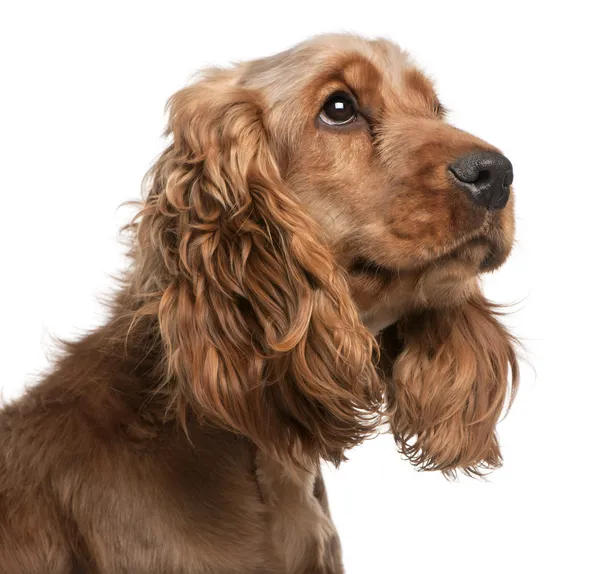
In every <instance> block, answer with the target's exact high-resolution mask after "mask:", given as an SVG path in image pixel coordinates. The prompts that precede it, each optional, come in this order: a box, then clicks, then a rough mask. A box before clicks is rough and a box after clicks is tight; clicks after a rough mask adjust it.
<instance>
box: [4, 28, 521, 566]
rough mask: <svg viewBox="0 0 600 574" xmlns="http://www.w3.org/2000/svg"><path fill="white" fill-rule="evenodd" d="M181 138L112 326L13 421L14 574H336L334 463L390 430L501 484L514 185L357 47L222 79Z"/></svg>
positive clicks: (209, 89)
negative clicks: (503, 281)
mask: <svg viewBox="0 0 600 574" xmlns="http://www.w3.org/2000/svg"><path fill="white" fill-rule="evenodd" d="M168 134H169V135H170V137H171V138H172V140H171V141H170V143H169V145H168V147H167V148H166V149H165V151H164V152H163V153H162V155H161V156H160V157H159V159H158V160H157V162H156V164H155V165H154V167H153V168H152V169H151V171H150V172H149V174H148V176H147V185H146V192H145V196H144V200H143V202H142V204H141V206H140V208H139V211H138V212H137V215H136V216H135V218H134V220H133V221H132V223H131V225H130V226H128V228H127V231H128V233H129V234H130V237H131V253H130V256H131V265H130V268H129V269H128V270H127V271H126V272H125V273H124V275H123V277H122V284H121V285H120V287H119V289H118V291H117V292H116V294H115V296H114V299H113V300H112V303H111V306H110V313H109V315H108V319H107V320H106V322H105V324H104V325H103V326H101V327H100V328H98V329H96V330H95V331H93V332H91V333H89V334H87V335H86V336H84V337H82V338H81V339H79V340H77V341H74V342H67V343H64V344H63V348H62V350H61V354H60V356H59V357H58V358H57V360H56V363H55V365H54V366H53V368H52V371H51V372H50V373H49V374H48V375H47V376H45V378H44V379H43V380H41V381H40V382H39V383H38V384H37V385H36V386H33V387H32V388H30V389H28V390H27V391H26V392H25V394H24V396H22V397H21V398H19V399H17V400H15V401H13V402H11V403H9V404H6V405H4V407H3V409H2V411H1V412H0V570H1V571H2V572H4V573H6V574H37V573H40V574H41V573H44V574H48V573H56V574H62V573H65V574H66V573H75V572H85V573H97V574H117V573H129V574H137V573H140V574H142V573H144V574H148V573H162V574H164V573H181V574H187V573H190V574H191V573H194V574H200V573H207V574H208V573H211V574H242V573H244V574H250V573H256V574H258V573H261V574H275V573H277V574H281V573H286V574H296V573H328V574H339V573H341V572H343V565H342V559H341V549H340V542H339V540H338V537H337V535H336V531H335V528H334V526H333V523H332V521H331V517H330V514H329V510H328V504H327V496H326V491H325V486H324V483H323V478H322V475H321V472H320V462H321V461H329V462H331V463H334V464H336V465H337V464H339V463H340V462H341V461H343V460H344V453H345V452H346V451H347V450H348V449H350V448H352V447H353V446H355V445H358V444H359V443H361V441H363V440H364V439H365V438H366V437H369V436H371V435H373V434H374V433H375V432H377V429H378V428H380V426H381V425H382V424H386V425H389V428H390V430H391V432H392V433H393V436H394V438H395V440H396V443H397V445H398V449H399V451H400V453H401V454H402V455H403V456H404V457H405V458H407V459H408V460H409V461H410V462H411V463H413V464H414V465H415V466H416V467H418V468H419V469H424V470H437V471H441V472H443V473H445V474H446V475H448V476H451V475H453V474H454V473H456V472H457V471H464V472H465V473H467V474H471V475H481V474H485V473H487V472H488V471H490V470H491V469H494V468H496V467H498V466H499V465H500V464H501V461H502V458H501V453H500V448H499V443H498V439H497V435H496V430H495V429H496V424H497V422H498V420H499V418H500V416H501V414H502V413H503V411H504V409H505V408H507V407H508V406H510V403H511V402H512V399H513V398H514V393H515V390H516V388H517V383H518V363H517V355H516V352H515V348H516V344H517V341H516V340H515V339H514V338H513V337H512V336H511V335H510V334H509V333H508V331H507V330H506V329H505V328H504V327H503V326H502V324H501V322H500V319H499V317H498V315H499V314H500V313H501V309H499V308H498V307H496V306H495V305H493V304H492V303H490V302H489V301H487V300H486V298H485V297H484V295H483V294H482V291H481V288H480V276H481V275H482V274H483V273H486V272H489V271H492V270H495V269H497V268H498V267H499V266H501V265H502V263H503V262H504V261H505V260H506V258H507V257H508V255H509V253H510V251H511V246H512V244H513V239H514V194H513V193H512V188H511V184H512V179H513V171H512V166H511V163H510V161H509V160H508V159H507V158H506V157H505V156H504V155H502V154H501V153H500V151H499V150H498V149H497V148H495V147H493V146H492V145H490V144H488V143H486V142H485V141H483V140H481V139H479V138H477V137H474V136H473V135H470V134H467V133H465V132H463V131H461V130H459V129H457V128H456V127H453V126H452V125H450V124H449V123H448V122H447V121H446V120H445V110H444V107H443V106H442V104H441V103H440V101H439V99H438V96H437V95H436V92H435V90H434V87H433V85H432V83H431V81H430V80H429V79H428V78H427V77H426V76H425V75H424V74H423V73H422V72H421V71H420V70H419V69H418V67H417V66H416V64H415V63H414V62H413V61H412V60H411V58H410V56H409V55H408V54H407V53H406V52H404V51H402V50H401V49H400V48H398V47H397V46H396V45H395V44H393V43H391V42H389V41H387V40H382V39H377V40H367V39H363V38H360V37H356V36H352V35H328V36H321V37H316V38H313V39H310V40H308V41H306V42H304V43H302V44H299V45H298V46H296V47H294V48H292V49H290V50H288V51H285V52H283V53H280V54H277V55H274V56H270V57H267V58H264V59H260V60H255V61H250V62H245V63H241V64H238V65H235V66H233V67H230V68H226V69H210V70H207V71H205V72H204V73H203V74H202V75H201V76H200V77H199V78H197V80H195V81H194V82H193V83H192V84H191V85H189V86H187V87H185V88H183V89H182V90H181V91H179V92H178V93H176V94H175V95H174V96H173V97H172V98H171V100H170V102H169V120H168Z"/></svg>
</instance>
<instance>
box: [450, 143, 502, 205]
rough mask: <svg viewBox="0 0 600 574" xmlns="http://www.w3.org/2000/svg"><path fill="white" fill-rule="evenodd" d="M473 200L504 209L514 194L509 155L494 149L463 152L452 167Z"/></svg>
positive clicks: (479, 203)
mask: <svg viewBox="0 0 600 574" xmlns="http://www.w3.org/2000/svg"><path fill="white" fill-rule="evenodd" d="M448 169H449V170H450V171H451V172H452V174H453V175H454V177H455V178H456V179H457V180H458V181H457V182H456V183H457V185H458V186H459V187H461V188H462V189H464V190H465V191H466V192H467V194H468V195H469V197H470V198H471V200H473V201H474V202H475V203H476V204H477V205H481V206H482V207H485V208H486V209H502V208H503V207H504V206H505V205H506V203H507V201H508V197H509V195H510V188H509V186H510V184H511V183H512V181H513V169H512V164H511V163H510V161H508V158H506V157H504V156H503V155H501V154H499V153H494V152H491V151H476V152H472V153H469V154H466V155H461V156H460V157H459V158H458V159H457V160H456V161H455V162H454V163H452V164H451V165H450V166H449V168H448Z"/></svg>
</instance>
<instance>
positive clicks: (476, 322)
mask: <svg viewBox="0 0 600 574" xmlns="http://www.w3.org/2000/svg"><path fill="white" fill-rule="evenodd" d="M497 314H498V313H497V310H496V309H495V308H494V307H493V306H492V305H491V304H490V303H489V302H488V301H487V300H486V299H485V298H484V297H483V295H481V294H480V293H478V294H476V295H475V296H472V297H471V298H470V299H469V300H468V301H467V302H465V303H463V304H462V305H459V306H457V307H454V308H448V309H428V310H424V311H421V312H419V313H416V314H414V315H411V316H407V317H406V318H405V319H403V320H401V321H399V322H398V323H397V324H395V325H392V326H391V327H388V328H387V329H386V330H385V331H384V332H383V333H382V335H381V342H380V344H381V348H382V355H383V356H384V363H385V362H387V369H386V370H387V374H388V379H387V381H388V408H389V422H390V426H391V429H392V432H393V434H394V437H395V439H396V442H397V444H398V446H399V449H400V451H401V452H402V453H403V454H404V455H405V456H406V457H407V458H408V459H409V460H410V461H411V462H412V463H413V464H415V465H416V466H419V467H420V468H422V469H424V470H441V471H443V472H444V473H445V474H449V475H453V474H454V473H455V471H456V470H457V469H459V470H463V471H465V472H466V473H467V474H476V475H480V474H483V472H484V471H485V470H486V469H493V468H495V467H498V466H500V465H501V463H502V457H501V454H500V448H499V445H498V439H497V436H496V433H495V428H496V423H497V422H498V419H499V418H500V415H501V413H502V410H503V407H504V406H505V402H506V400H505V399H506V398H507V396H509V395H510V401H509V405H510V403H512V399H513V398H514V394H515V392H516V389H517V385H518V375H519V370H518V363H517V358H516V354H515V350H514V346H515V342H516V341H515V340H514V338H513V337H512V336H511V335H510V334H509V333H508V332H507V330H506V329H505V328H504V327H503V326H502V325H501V324H500V322H499V321H498V319H497V317H496V316H497Z"/></svg>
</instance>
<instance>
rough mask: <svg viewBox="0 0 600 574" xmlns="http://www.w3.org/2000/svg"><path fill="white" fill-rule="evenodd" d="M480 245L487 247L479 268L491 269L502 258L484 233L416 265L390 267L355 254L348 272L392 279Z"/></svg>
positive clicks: (450, 258) (451, 259) (495, 266)
mask: <svg viewBox="0 0 600 574" xmlns="http://www.w3.org/2000/svg"><path fill="white" fill-rule="evenodd" d="M482 245H483V246H485V247H487V249H488V253H487V255H486V256H485V257H484V258H483V260H482V261H481V262H480V263H479V270H480V271H481V272H485V271H492V270H493V269H496V268H497V267H498V266H499V264H500V263H501V262H502V259H503V258H502V256H501V254H499V253H498V249H496V247H495V246H494V244H493V243H492V242H491V241H490V240H489V239H488V238H486V237H485V235H480V236H477V237H472V238H470V239H469V240H468V241H465V242H464V243H461V244H459V245H457V246H456V247H454V248H453V249H451V250H449V251H448V252H445V253H442V254H440V255H438V256H436V257H432V258H431V259H427V260H426V261H423V262H420V263H419V264H418V265H412V266H410V267H391V266H389V265H386V264H382V263H379V262H377V261H375V260H373V259H370V258H368V257H364V256H357V257H354V258H353V259H352V260H351V262H350V265H349V266H348V272H349V273H350V274H353V275H359V274H362V275H370V276H372V277H378V278H381V279H393V278H394V277H398V276H400V275H401V274H402V272H410V271H415V270H418V269H424V268H427V267H429V266H431V265H436V264H440V263H442V262H443V261H456V260H457V259H458V258H459V255H460V253H461V252H464V251H465V250H468V249H470V248H473V247H476V246H482Z"/></svg>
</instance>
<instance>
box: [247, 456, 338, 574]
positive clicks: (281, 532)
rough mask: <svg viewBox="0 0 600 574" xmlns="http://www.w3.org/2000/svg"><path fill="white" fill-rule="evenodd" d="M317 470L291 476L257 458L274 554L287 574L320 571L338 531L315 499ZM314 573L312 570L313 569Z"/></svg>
mask: <svg viewBox="0 0 600 574" xmlns="http://www.w3.org/2000/svg"><path fill="white" fill-rule="evenodd" d="M318 472H319V470H318V469H315V470H314V471H311V472H308V471H300V470H299V471H298V472H296V473H294V474H293V475H291V474H290V473H289V472H287V470H286V468H285V467H283V466H282V465H281V464H279V463H278V462H276V461H274V460H273V459H271V458H268V457H266V456H264V455H261V454H258V455H257V468H256V475H257V479H258V483H259V487H260V490H261V494H262V496H263V500H264V503H265V505H266V506H267V508H268V513H269V518H268V519H269V523H270V528H271V533H272V540H273V546H274V551H275V552H277V554H279V556H280V557H281V559H282V560H283V562H284V563H285V565H286V574H295V573H299V572H305V571H306V569H307V568H314V569H315V570H314V571H320V569H321V568H322V567H323V566H324V561H325V560H326V553H327V549H328V547H329V545H330V543H331V540H332V538H333V537H335V536H336V531H335V528H334V526H333V524H332V522H331V520H330V518H329V516H328V514H327V512H326V511H325V509H324V507H323V505H322V504H321V502H320V501H319V500H318V499H317V497H316V496H315V493H314V490H315V481H316V480H317V476H318ZM311 571H313V570H311Z"/></svg>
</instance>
